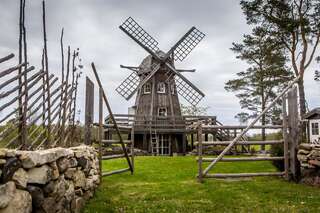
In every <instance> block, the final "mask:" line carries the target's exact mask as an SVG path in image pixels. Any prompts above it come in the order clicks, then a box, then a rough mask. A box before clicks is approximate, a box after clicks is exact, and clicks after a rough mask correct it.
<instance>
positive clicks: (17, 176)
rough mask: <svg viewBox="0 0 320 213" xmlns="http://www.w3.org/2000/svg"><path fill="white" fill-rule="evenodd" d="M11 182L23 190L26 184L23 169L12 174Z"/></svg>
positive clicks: (26, 180) (26, 174)
mask: <svg viewBox="0 0 320 213" xmlns="http://www.w3.org/2000/svg"><path fill="white" fill-rule="evenodd" d="M12 180H13V181H14V182H15V183H16V186H17V187H18V188H22V189H25V188H26V187H27V183H28V173H27V172H26V171H25V170H24V169H23V168H19V169H18V170H17V171H16V172H15V173H14V174H13V177H12Z"/></svg>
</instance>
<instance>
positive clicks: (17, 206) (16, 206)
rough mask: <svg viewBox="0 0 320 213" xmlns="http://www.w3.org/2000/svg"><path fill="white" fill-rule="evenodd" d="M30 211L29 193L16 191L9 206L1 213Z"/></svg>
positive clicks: (25, 212)
mask: <svg viewBox="0 0 320 213" xmlns="http://www.w3.org/2000/svg"><path fill="white" fill-rule="evenodd" d="M31 211H32V198H31V195H30V194H29V192H27V191H24V190H19V189H17V190H16V192H15V193H14V198H13V199H12V200H11V201H10V203H9V205H8V206H7V207H6V208H4V209H2V211H1V213H30V212H31Z"/></svg>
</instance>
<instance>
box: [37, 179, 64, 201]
mask: <svg viewBox="0 0 320 213" xmlns="http://www.w3.org/2000/svg"><path fill="white" fill-rule="evenodd" d="M68 188H69V186H68V183H67V181H66V180H65V179H64V176H60V177H59V179H58V180H56V181H51V182H50V183H48V184H47V185H46V186H45V187H44V188H43V191H44V193H45V195H46V196H48V197H53V198H54V199H55V200H56V201H57V200H60V199H61V198H62V197H63V196H64V194H65V192H66V190H67V189H68Z"/></svg>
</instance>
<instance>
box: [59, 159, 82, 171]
mask: <svg viewBox="0 0 320 213" xmlns="http://www.w3.org/2000/svg"><path fill="white" fill-rule="evenodd" d="M77 165H78V161H77V159H76V158H60V159H59V160H58V161H57V166H58V169H59V172H60V173H63V172H65V171H66V170H67V169H68V168H73V167H76V166H77Z"/></svg>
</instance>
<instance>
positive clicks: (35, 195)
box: [27, 185, 45, 209]
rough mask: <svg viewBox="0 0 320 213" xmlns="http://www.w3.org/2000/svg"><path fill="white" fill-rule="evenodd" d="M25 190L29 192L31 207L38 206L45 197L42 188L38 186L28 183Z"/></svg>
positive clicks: (35, 207) (36, 207)
mask: <svg viewBox="0 0 320 213" xmlns="http://www.w3.org/2000/svg"><path fill="white" fill-rule="evenodd" d="M27 190H28V192H29V193H30V194H31V197H32V206H33V208H34V209H38V208H40V207H41V206H42V204H43V202H44V199H45V197H44V194H43V191H42V189H41V188H40V187H38V186H33V185H29V186H28V188H27Z"/></svg>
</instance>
